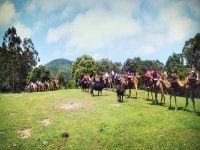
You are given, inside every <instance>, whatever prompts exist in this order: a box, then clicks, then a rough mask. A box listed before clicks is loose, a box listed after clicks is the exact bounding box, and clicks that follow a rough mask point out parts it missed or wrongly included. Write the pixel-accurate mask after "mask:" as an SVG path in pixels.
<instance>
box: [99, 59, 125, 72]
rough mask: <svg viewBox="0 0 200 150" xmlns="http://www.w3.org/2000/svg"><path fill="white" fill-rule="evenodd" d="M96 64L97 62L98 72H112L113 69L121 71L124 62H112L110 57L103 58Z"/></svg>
mask: <svg viewBox="0 0 200 150" xmlns="http://www.w3.org/2000/svg"><path fill="white" fill-rule="evenodd" d="M96 64H97V74H100V73H103V72H111V71H112V70H113V71H114V72H121V67H122V64H121V63H120V62H112V61H111V60H109V59H101V60H99V61H96Z"/></svg>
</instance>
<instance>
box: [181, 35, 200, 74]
mask: <svg viewBox="0 0 200 150" xmlns="http://www.w3.org/2000/svg"><path fill="white" fill-rule="evenodd" d="M182 52H183V55H184V57H185V58H186V60H187V65H189V66H190V67H191V66H192V65H194V66H195V67H196V68H197V69H198V70H199V71H200V33H197V34H196V35H195V37H194V38H190V39H189V40H187V41H186V42H185V45H184V46H183V50H182Z"/></svg>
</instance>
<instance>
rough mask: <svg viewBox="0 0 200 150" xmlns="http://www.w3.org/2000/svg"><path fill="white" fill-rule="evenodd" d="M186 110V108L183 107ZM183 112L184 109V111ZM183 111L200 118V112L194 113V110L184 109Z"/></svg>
mask: <svg viewBox="0 0 200 150" xmlns="http://www.w3.org/2000/svg"><path fill="white" fill-rule="evenodd" d="M183 108H184V107H183ZM182 110H183V109H182ZM183 111H187V112H190V113H194V115H196V116H198V117H200V111H196V112H193V111H192V110H188V109H184V110H183Z"/></svg>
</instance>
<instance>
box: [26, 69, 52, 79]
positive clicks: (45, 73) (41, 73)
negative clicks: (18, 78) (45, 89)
mask: <svg viewBox="0 0 200 150" xmlns="http://www.w3.org/2000/svg"><path fill="white" fill-rule="evenodd" d="M52 79H53V75H52V74H51V73H50V71H49V69H48V68H46V67H45V66H43V65H40V66H39V67H35V68H34V69H32V71H31V72H29V74H28V76H27V79H26V81H27V83H30V82H36V81H42V82H44V81H47V80H52Z"/></svg>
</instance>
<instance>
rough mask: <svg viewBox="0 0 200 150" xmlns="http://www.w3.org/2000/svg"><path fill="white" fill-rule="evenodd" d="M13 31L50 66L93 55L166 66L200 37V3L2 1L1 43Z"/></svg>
mask: <svg viewBox="0 0 200 150" xmlns="http://www.w3.org/2000/svg"><path fill="white" fill-rule="evenodd" d="M11 26H14V27H15V28H16V29H17V33H18V35H19V36H20V37H21V38H22V39H23V38H25V37H28V38H31V39H32V41H33V43H34V45H35V48H36V50H37V51H38V52H39V57H40V59H41V61H40V63H39V64H46V63H48V62H49V61H51V60H53V59H57V58H66V59H69V60H75V59H76V58H77V57H79V56H81V55H84V54H86V55H90V56H92V57H93V58H94V59H96V60H99V59H102V58H108V59H110V60H112V61H118V62H122V63H123V62H124V61H125V60H126V59H127V58H134V57H140V58H141V59H142V60H146V59H149V60H155V59H158V60H160V61H161V62H163V63H165V62H166V61H167V58H168V57H169V56H170V55H172V53H173V52H175V53H181V51H182V48H183V46H184V43H185V41H186V40H188V39H189V38H191V37H194V36H195V34H196V33H197V32H200V0H190V1H188V0H156V1H155V0H123V1H122V0H0V38H1V39H0V43H2V40H3V35H4V33H5V31H6V30H7V29H8V28H9V27H11Z"/></svg>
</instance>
